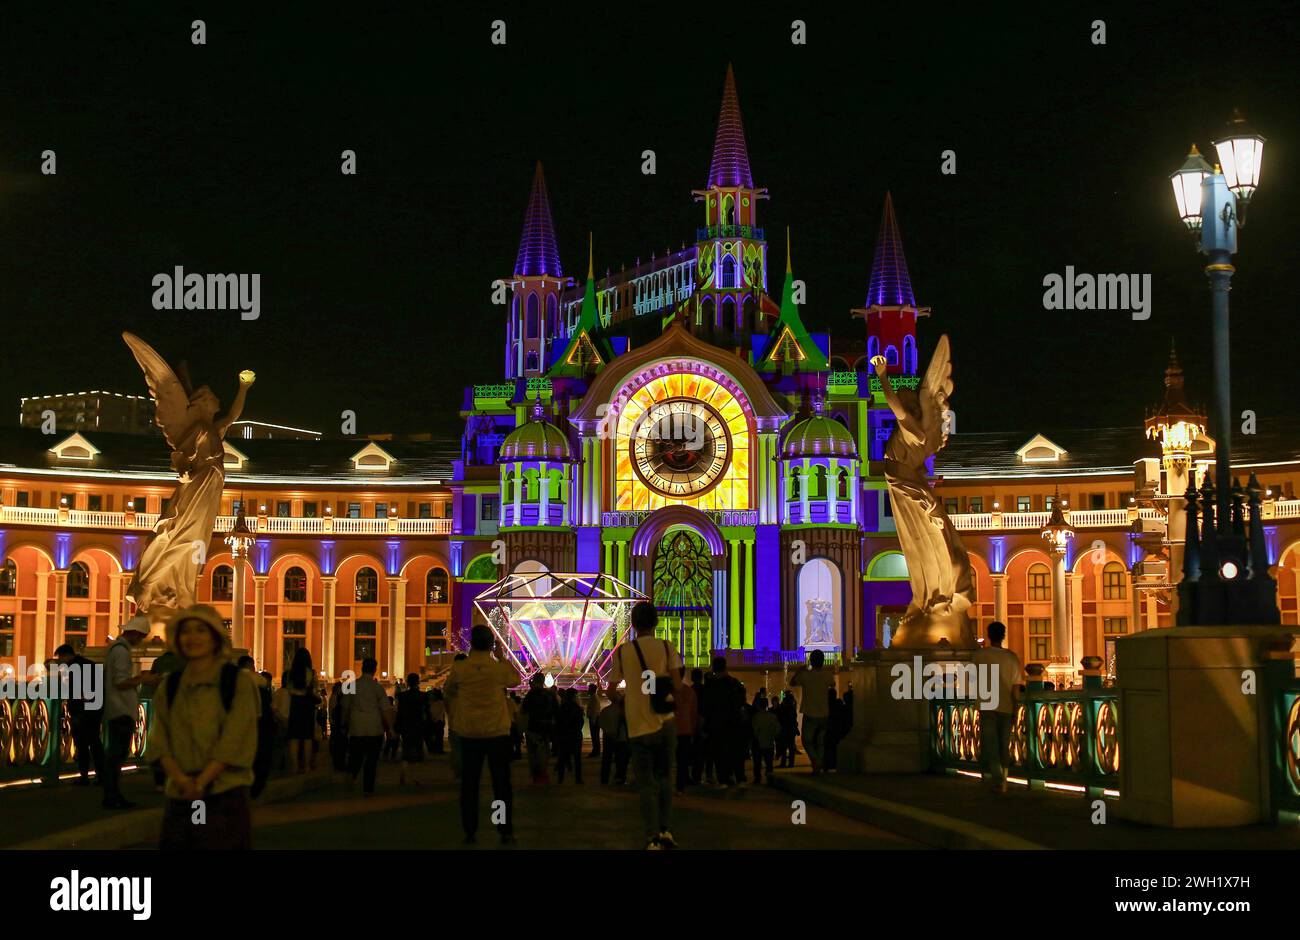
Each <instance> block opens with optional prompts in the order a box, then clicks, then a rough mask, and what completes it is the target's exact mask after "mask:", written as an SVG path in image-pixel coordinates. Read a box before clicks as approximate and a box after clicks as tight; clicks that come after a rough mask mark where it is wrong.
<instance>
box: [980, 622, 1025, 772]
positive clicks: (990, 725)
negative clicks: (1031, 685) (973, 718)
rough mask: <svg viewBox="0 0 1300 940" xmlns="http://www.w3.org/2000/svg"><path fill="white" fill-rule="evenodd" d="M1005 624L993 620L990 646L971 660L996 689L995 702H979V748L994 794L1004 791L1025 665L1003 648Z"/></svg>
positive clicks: (989, 631) (989, 633) (1011, 651)
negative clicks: (989, 675)
mask: <svg viewBox="0 0 1300 940" xmlns="http://www.w3.org/2000/svg"><path fill="white" fill-rule="evenodd" d="M1006 638H1007V627H1006V624H1004V623H1002V622H1001V621H998V620H994V621H993V622H992V623H990V624H989V627H988V640H989V645H988V646H985V647H981V648H980V649H977V650H976V651H975V652H974V653H973V654H972V656H971V660H972V661H973V662H974V663H975V665H976V668H978V669H988V670H989V671H990V672H991V673H992V681H991V682H990V683H989V688H993V689H996V690H997V696H998V697H997V704H996V706H995V707H993V708H989V709H985V708H984V707H983V703H981V705H980V751H981V754H982V756H983V758H984V770H985V773H984V778H985V780H987V781H988V782H989V785H990V786H991V787H992V789H993V792H994V793H999V794H1001V793H1006V792H1007V771H1008V769H1009V768H1010V766H1011V725H1012V719H1013V718H1014V717H1015V713H1016V692H1017V689H1018V686H1019V684H1020V677H1021V674H1022V673H1023V672H1024V667H1023V666H1022V665H1021V663H1020V657H1019V656H1017V655H1016V654H1015V651H1014V650H1009V649H1006V648H1005V647H1003V645H1002V643H1003V642H1004V641H1005V640H1006Z"/></svg>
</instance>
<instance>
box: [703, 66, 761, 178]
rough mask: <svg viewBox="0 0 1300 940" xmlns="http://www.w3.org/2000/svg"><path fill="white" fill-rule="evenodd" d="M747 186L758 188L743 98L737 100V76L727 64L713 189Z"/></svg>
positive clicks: (711, 174)
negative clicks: (742, 114) (743, 118)
mask: <svg viewBox="0 0 1300 940" xmlns="http://www.w3.org/2000/svg"><path fill="white" fill-rule="evenodd" d="M715 186H744V187H745V188H746V189H753V188H754V178H753V177H752V176H751V175H750V173H749V149H748V148H747V147H746V146H745V126H744V124H742V123H741V120H740V99H739V98H737V97H736V76H735V73H734V72H733V71H732V69H731V63H727V80H726V83H725V84H724V85H723V86H722V111H721V113H720V114H719V115H718V133H717V136H715V137H714V138H713V163H712V165H711V166H710V167H709V187H710V188H713V187H715Z"/></svg>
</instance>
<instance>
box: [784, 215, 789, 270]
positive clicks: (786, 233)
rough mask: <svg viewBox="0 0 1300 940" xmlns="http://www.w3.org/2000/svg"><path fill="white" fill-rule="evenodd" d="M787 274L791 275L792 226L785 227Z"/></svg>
mask: <svg viewBox="0 0 1300 940" xmlns="http://www.w3.org/2000/svg"><path fill="white" fill-rule="evenodd" d="M785 273H786V274H789V273H790V226H788V225H787V226H786V227H785Z"/></svg>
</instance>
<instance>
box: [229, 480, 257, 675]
mask: <svg viewBox="0 0 1300 940" xmlns="http://www.w3.org/2000/svg"><path fill="white" fill-rule="evenodd" d="M225 541H226V545H227V546H228V547H229V548H230V557H231V559H232V560H233V561H234V565H233V567H234V569H235V570H234V574H235V583H234V585H233V586H232V588H233V589H232V591H231V600H232V602H233V603H232V607H233V608H234V610H233V612H232V613H233V616H232V617H231V620H230V627H231V630H230V632H231V642H232V644H233V645H234V646H235V647H236V648H243V647H244V646H245V644H246V643H247V642H248V638H247V637H246V636H245V635H244V564H245V561H244V560H245V559H246V558H247V557H248V553H249V551H250V550H251V549H252V547H253V543H254V541H256V539H255V538H254V537H253V532H252V530H251V529H249V527H248V519H247V518H245V516H244V507H243V504H242V501H241V504H240V507H239V512H238V514H237V515H236V516H235V524H234V525H233V526H232V527H231V529H230V534H229V535H227V536H226V539H225ZM257 655H258V652H257V651H254V652H253V656H254V658H256V656H257Z"/></svg>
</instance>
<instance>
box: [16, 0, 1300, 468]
mask: <svg viewBox="0 0 1300 940" xmlns="http://www.w3.org/2000/svg"><path fill="white" fill-rule="evenodd" d="M171 6H173V5H171V4H167V5H160V6H159V7H158V9H155V10H153V11H149V10H148V9H146V8H143V5H142V8H141V9H140V10H139V11H138V12H131V11H129V10H126V11H123V10H118V9H112V10H110V11H109V12H101V11H99V10H97V11H96V12H94V13H87V14H84V15H77V16H74V15H72V14H71V13H56V12H31V11H19V12H15V11H6V13H5V17H4V22H3V25H2V26H0V63H3V67H2V68H0V246H2V247H3V250H2V251H0V322H2V323H3V325H4V329H3V331H2V332H0V344H2V345H0V349H3V355H2V357H0V366H2V368H0V421H3V422H5V423H13V422H15V421H16V416H17V411H18V399H19V397H20V396H23V395H32V394H43V393H53V392H64V391H83V390H88V389H91V388H107V389H111V390H119V391H131V392H143V390H144V385H143V381H142V378H141V375H140V373H139V371H138V369H137V368H136V366H135V364H134V362H133V360H132V359H131V357H130V355H129V353H128V351H127V349H126V347H125V346H124V345H123V343H122V342H121V340H120V338H119V333H120V332H121V331H122V330H123V329H129V330H131V331H134V332H136V333H139V334H140V335H141V336H143V337H144V338H145V339H146V340H148V341H149V342H151V343H153V344H154V345H155V346H156V347H157V348H158V349H159V350H160V351H161V352H162V353H163V354H164V355H165V356H168V357H169V358H171V359H173V360H179V359H182V358H184V359H188V361H189V366H190V371H191V374H192V375H193V376H194V378H195V379H196V380H197V381H199V382H206V383H210V384H212V386H213V388H214V391H216V392H217V394H218V395H219V396H221V397H222V398H223V399H224V400H228V397H229V395H230V394H231V393H232V392H233V391H234V388H235V381H236V373H237V372H238V370H239V369H241V368H252V369H255V370H256V371H257V373H258V383H257V386H256V388H254V389H253V391H252V393H251V395H250V402H249V406H248V408H247V410H246V412H245V416H246V417H252V418H257V419H260V420H266V421H273V422H277V423H286V424H295V425H300V426H307V427H312V428H319V429H323V430H325V431H326V432H327V433H330V432H334V433H337V431H338V425H339V413H340V412H341V411H342V410H343V409H352V410H355V411H356V412H357V415H358V431H359V432H360V433H375V432H383V431H399V432H402V431H420V430H434V431H447V430H449V429H453V430H454V429H455V428H456V419H455V411H456V409H457V408H458V407H459V404H460V400H461V388H462V386H464V385H466V384H472V383H474V382H492V381H499V380H500V378H501V375H502V343H503V337H504V316H505V308H503V307H495V306H493V305H492V304H491V303H490V284H491V281H492V280H493V279H494V278H497V277H508V276H509V274H510V272H511V269H512V267H513V264H514V259H515V252H516V249H517V246H518V239H519V234H520V226H521V222H522V218H523V213H524V208H525V205H526V202H527V198H528V188H529V184H530V181H531V177H532V173H533V166H534V162H535V161H536V160H538V159H540V160H541V161H542V162H543V164H544V166H545V169H546V176H547V181H548V184H549V188H550V194H551V201H552V207H553V210H554V214H555V222H556V228H557V233H558V237H559V241H560V251H561V258H562V262H563V265H564V268H565V273H566V274H576V275H582V274H585V267H586V257H585V252H586V233H587V231H588V230H591V231H592V232H593V233H594V238H595V252H596V265H597V268H598V270H600V271H601V272H603V271H604V269H605V268H607V267H610V268H614V269H615V270H617V269H618V267H619V266H620V265H621V264H624V263H626V264H628V265H629V266H630V265H632V264H633V263H635V261H636V259H637V257H638V256H640V257H642V258H645V259H648V258H649V256H650V254H651V252H652V251H654V252H657V253H660V254H662V253H663V251H664V250H665V248H668V247H671V248H673V249H676V248H678V247H679V246H680V245H681V244H682V243H683V242H684V241H689V240H690V239H692V238H693V233H694V230H695V227H696V226H697V225H698V224H701V218H702V216H701V209H700V207H699V206H698V205H696V204H695V203H694V202H693V201H692V198H691V195H690V190H691V189H693V188H699V187H701V186H703V185H704V183H705V179H706V176H707V173H708V168H709V158H710V154H711V149H712V143H713V134H714V129H715V127H716V122H717V115H718V107H719V102H720V97H721V92H722V83H723V77H724V74H725V70H726V66H727V63H728V61H731V62H732V63H734V66H735V70H736V79H737V85H738V89H739V95H740V104H741V109H742V113H743V115H744V121H745V132H746V136H747V138H748V142H749V151H750V161H751V165H752V168H753V174H754V178H755V182H756V184H757V185H759V186H766V187H767V188H768V189H769V191H770V194H771V199H770V201H769V202H767V203H765V204H763V205H761V206H760V218H759V221H760V224H762V225H763V226H764V227H765V228H766V230H767V232H768V237H769V242H770V245H771V248H770V250H771V257H772V258H773V260H774V261H777V260H778V259H780V257H781V256H782V255H783V254H784V251H785V244H784V228H785V226H786V225H789V226H790V227H791V229H792V234H793V244H794V265H795V272H796V276H797V277H800V278H802V279H804V280H805V281H806V283H807V285H808V304H807V306H806V307H805V308H804V318H805V322H806V323H807V324H808V326H809V328H810V329H812V330H815V331H816V330H826V329H829V330H830V331H831V333H832V343H833V347H832V348H833V349H834V348H835V347H834V343H835V339H836V338H837V337H838V338H841V339H844V340H847V339H849V338H850V337H860V336H861V335H862V329H863V326H862V323H861V321H855V320H852V319H850V316H849V310H850V309H851V308H853V307H859V306H861V305H862V303H863V300H864V296H865V293H866V287H867V279H868V274H869V269H870V263H871V256H872V250H873V246H874V243H875V238H876V230H877V226H878V224H879V220H880V212H881V205H882V202H883V199H884V195H885V191H886V190H892V192H893V197H894V202H895V207H896V209H897V213H898V219H899V224H900V227H901V230H902V236H903V243H904V247H905V249H906V254H907V260H908V264H909V267H910V269H911V275H912V281H913V284H914V286H915V290H916V296H917V299H918V302H919V303H921V304H923V305H926V306H930V307H932V308H933V310H934V314H933V317H932V318H931V319H930V320H928V321H923V323H922V329H921V334H922V335H921V355H922V359H923V360H924V359H925V358H927V357H928V356H929V352H930V350H931V349H932V348H933V344H934V341H935V339H937V337H938V335H939V334H940V332H947V333H948V334H950V336H951V338H952V343H953V356H954V361H955V367H956V373H955V378H956V389H957V390H956V394H955V396H954V399H953V406H954V408H955V410H956V412H957V413H958V415H959V416H960V419H961V425H960V427H961V430H968V429H969V430H996V429H1014V430H1026V431H1028V430H1036V429H1039V428H1049V427H1062V426H1074V427H1087V426H1102V425H1118V424H1133V423H1137V422H1140V421H1141V419H1142V416H1143V408H1144V407H1145V406H1146V405H1148V404H1152V403H1154V402H1155V401H1157V400H1158V398H1159V395H1160V391H1161V386H1160V380H1161V373H1162V370H1163V368H1164V364H1165V359H1166V357H1167V353H1168V348H1169V342H1170V338H1171V337H1176V339H1177V342H1178V347H1179V351H1180V354H1181V355H1182V357H1183V360H1184V365H1185V366H1186V368H1187V370H1188V385H1189V392H1190V394H1191V396H1192V397H1193V398H1194V399H1200V400H1202V401H1205V402H1207V403H1208V401H1209V400H1210V396H1211V390H1210V387H1209V384H1208V383H1209V379H1208V376H1209V371H1210V362H1211V355H1212V351H1211V348H1210V343H1209V334H1210V308H1209V294H1208V291H1207V290H1206V286H1205V278H1204V276H1203V275H1202V273H1201V266H1202V262H1201V259H1200V258H1199V256H1198V255H1197V254H1196V253H1195V252H1194V251H1193V250H1192V249H1191V246H1190V239H1189V238H1188V237H1187V236H1186V235H1185V234H1184V232H1183V230H1182V227H1181V223H1180V222H1178V220H1177V219H1176V217H1175V213H1174V204H1173V197H1172V193H1171V190H1170V186H1169V183H1168V180H1167V177H1168V174H1169V173H1170V172H1171V171H1173V170H1174V169H1176V168H1177V167H1178V166H1179V165H1180V164H1181V163H1182V161H1183V159H1184V156H1185V154H1186V152H1187V148H1188V144H1189V143H1190V142H1192V141H1195V142H1197V144H1198V145H1199V146H1200V147H1201V149H1202V151H1210V150H1212V148H1211V147H1210V142H1211V140H1212V138H1213V137H1215V136H1218V133H1219V131H1220V130H1221V128H1222V127H1223V125H1224V122H1225V121H1226V119H1227V117H1228V116H1229V115H1230V113H1231V111H1232V108H1233V107H1234V106H1237V107H1240V108H1241V109H1242V111H1243V112H1244V113H1245V114H1246V115H1247V116H1248V118H1249V119H1250V120H1251V122H1252V123H1253V124H1254V126H1255V127H1256V128H1257V129H1258V130H1259V131H1260V132H1261V133H1262V134H1264V136H1265V137H1267V138H1268V144H1267V146H1266V149H1265V157H1264V169H1263V179H1262V187H1261V190H1260V192H1259V194H1258V196H1257V197H1256V199H1255V200H1254V201H1253V203H1252V204H1251V208H1250V216H1249V224H1248V227H1247V228H1246V229H1245V231H1244V232H1243V233H1242V240H1241V246H1242V251H1241V253H1240V254H1239V255H1238V256H1237V265H1238V273H1237V275H1236V277H1235V278H1234V281H1233V292H1232V310H1233V328H1234V331H1235V332H1234V344H1233V370H1234V378H1235V385H1234V393H1235V394H1234V410H1235V411H1237V412H1240V411H1241V410H1242V409H1245V408H1251V409H1254V410H1255V411H1256V412H1257V414H1258V416H1259V421H1260V422H1261V424H1262V423H1263V422H1266V421H1268V420H1269V419H1270V417H1273V416H1279V415H1288V416H1294V415H1296V414H1300V403H1297V399H1296V394H1295V383H1294V381H1293V373H1294V368H1295V361H1296V360H1295V354H1294V350H1293V345H1294V343H1293V338H1294V335H1295V327H1294V321H1295V302H1294V279H1295V278H1296V276H1297V271H1298V270H1300V264H1298V263H1297V262H1298V261H1300V258H1298V250H1297V242H1298V241H1300V239H1298V238H1297V232H1296V219H1297V217H1298V215H1297V212H1296V208H1297V199H1296V185H1295V182H1294V178H1295V166H1294V163H1295V161H1294V154H1295V153H1296V146H1295V141H1296V140H1297V139H1300V126H1298V124H1300V122H1298V121H1297V110H1298V109H1297V107H1296V73H1295V71H1294V62H1295V53H1294V50H1295V49H1296V48H1297V47H1300V35H1298V32H1300V30H1298V29H1297V25H1296V23H1297V17H1296V15H1295V13H1294V6H1293V5H1290V4H1277V5H1276V6H1274V5H1259V6H1255V7H1249V6H1229V7H1227V8H1226V9H1228V10H1230V11H1231V12H1230V14H1229V15H1230V16H1231V17H1232V19H1231V20H1225V19H1223V18H1222V16H1221V15H1220V14H1219V13H1218V12H1216V11H1218V10H1220V9H1224V8H1222V7H1221V6H1218V5H1205V6H1200V5H1196V4H1188V3H1179V4H1173V3H1170V4H1166V6H1167V7H1168V9H1169V11H1170V12H1169V13H1167V14H1154V13H1149V12H1134V11H1132V10H1131V9H1126V8H1121V7H1118V6H1116V7H1114V8H1109V7H1107V6H1106V5H1101V4H1096V5H1093V4H1089V5H1087V6H1088V8H1087V9H1086V10H1080V11H1076V12H1068V11H1067V12H1060V11H1057V10H1054V9H1049V8H1048V7H1047V6H1046V5H1043V6H1040V7H1038V8H1037V11H1036V12H1035V13H1034V15H1033V17H1028V16H1026V15H1025V14H1022V13H1012V12H1008V13H1005V14H1002V13H999V12H997V11H996V10H995V9H992V8H989V7H988V6H987V5H978V6H976V8H975V11H974V12H971V13H967V14H963V15H962V16H960V17H958V18H953V17H950V16H948V15H946V14H944V15H941V14H940V10H941V7H933V6H930V5H923V4H907V5H904V6H907V7H909V8H910V9H908V10H906V11H903V12H889V11H885V10H883V9H882V6H883V5H880V4H862V5H859V6H860V7H861V9H860V10H859V11H858V12H856V13H848V12H835V13H832V12H830V11H829V10H827V11H819V9H818V7H819V6H821V5H818V4H807V5H805V4H798V3H795V4H782V5H781V10H780V11H779V13H770V12H764V11H759V10H757V9H750V8H749V6H748V5H742V7H740V8H741V9H745V10H746V12H745V13H744V14H743V15H742V16H737V15H735V13H734V12H730V11H725V10H724V9H723V8H721V7H718V6H717V5H703V6H697V5H691V6H682V7H674V6H672V5H663V4H638V5H636V6H628V7H627V8H626V10H625V11H624V10H623V9H622V8H619V7H615V6H613V5H608V6H605V7H603V8H600V9H592V10H586V11H583V12H579V11H574V12H572V13H568V12H559V8H557V7H554V6H551V5H545V4H528V5H513V6H512V5H507V4H494V5H492V9H490V10H488V9H484V8H480V7H479V5H477V4H472V5H471V4H464V5H458V6H457V7H456V8H455V9H454V11H451V12H448V11H446V10H433V9H429V8H428V7H429V6H431V5H428V4H420V5H419V7H420V9H419V11H418V12H417V11H412V10H408V9H402V8H392V7H390V6H388V5H386V4H384V5H380V4H349V5H346V6H345V5H334V4H324V5H319V6H312V7H310V8H303V12H301V13H299V14H297V15H293V16H289V15H279V14H275V13H272V12H269V10H268V12H261V13H254V12H252V11H251V10H250V11H248V12H239V13H235V12H229V11H227V10H226V9H224V8H225V7H226V6H227V5H225V4H210V5H201V4H180V5H177V6H178V9H177V10H176V12H174V13H173V12H170V11H167V10H165V7H171ZM410 6H412V7H414V6H415V5H414V4H412V5H410ZM728 6H729V7H731V8H732V10H734V9H737V7H736V5H728ZM371 7H374V8H376V9H370V8H371ZM1288 7H1290V10H1288ZM348 8H351V12H349V11H348ZM1029 9H1030V8H1025V11H1026V12H1027V11H1028V10H1029ZM548 10H549V11H550V12H548ZM196 17H200V18H203V19H205V20H206V23H207V27H208V36H207V45H206V46H199V47H196V46H194V45H192V44H191V42H190V21H191V20H192V19H194V18H196ZM496 17H502V18H504V19H505V20H506V21H507V29H508V33H507V36H508V43H507V45H506V46H505V47H504V48H503V47H496V46H492V45H491V44H490V43H489V34H490V25H489V24H490V22H491V20H492V19H494V18H496ZM796 17H804V18H805V19H806V21H807V27H808V37H809V42H808V45H806V46H795V45H792V44H791V43H790V21H791V20H792V19H794V18H796ZM1095 18H1102V19H1104V20H1105V22H1106V29H1107V44H1106V45H1105V46H1094V45H1093V44H1092V43H1091V41H1090V35H1091V26H1090V24H1091V22H1092V20H1093V19H1095ZM1210 24H1216V25H1214V26H1213V28H1211V25H1210ZM1211 70H1213V71H1211ZM345 148H350V149H353V150H356V151H357V155H358V175H356V176H344V175H342V174H341V173H340V170H339V167H340V152H341V151H342V150H344V149H345ZM45 149H52V150H54V151H56V153H57V160H58V173H57V175H56V176H53V177H47V176H42V175H41V174H40V171H39V167H40V154H41V151H43V150H45ZM646 149H653V150H654V151H656V154H657V157H658V174H657V175H656V176H649V177H647V176H644V175H642V173H641V170H640V167H641V152H642V151H643V150H646ZM945 149H953V150H955V151H956V154H957V170H958V172H957V175H956V176H943V175H941V174H940V153H941V152H942V151H943V150H945ZM175 265H182V266H183V267H184V268H185V269H186V271H187V272H198V273H226V272H236V273H260V274H261V275H262V314H261V318H260V319H259V320H257V321H253V322H244V321H241V320H240V319H239V315H238V313H237V312H234V311H230V312H198V311H188V312H187V311H155V310H154V309H153V308H152V305H151V297H152V294H153V288H152V286H151V283H150V282H151V279H152V278H153V276H154V275H155V274H158V273H160V272H170V271H171V270H172V268H173V267H174V266H175ZM1066 265H1073V266H1074V267H1075V269H1076V270H1078V271H1087V272H1090V273H1094V274H1096V273H1150V274H1151V275H1152V279H1153V295H1154V296H1153V307H1152V315H1151V318H1150V319H1149V320H1146V321H1143V322H1135V321H1133V320H1132V319H1131V318H1130V316H1129V314H1127V313H1123V312H1066V311H1048V310H1044V309H1043V302H1042V297H1043V286H1042V279H1043V277H1044V276H1045V275H1047V274H1050V273H1063V272H1064V270H1065V266H1066ZM774 269H775V270H774V272H773V277H772V281H774V282H775V283H770V285H769V286H770V287H771V288H772V290H773V291H774V292H776V293H778V294H779V291H780V281H779V278H778V275H779V264H777V265H774ZM0 459H3V457H2V456H0Z"/></svg>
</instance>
